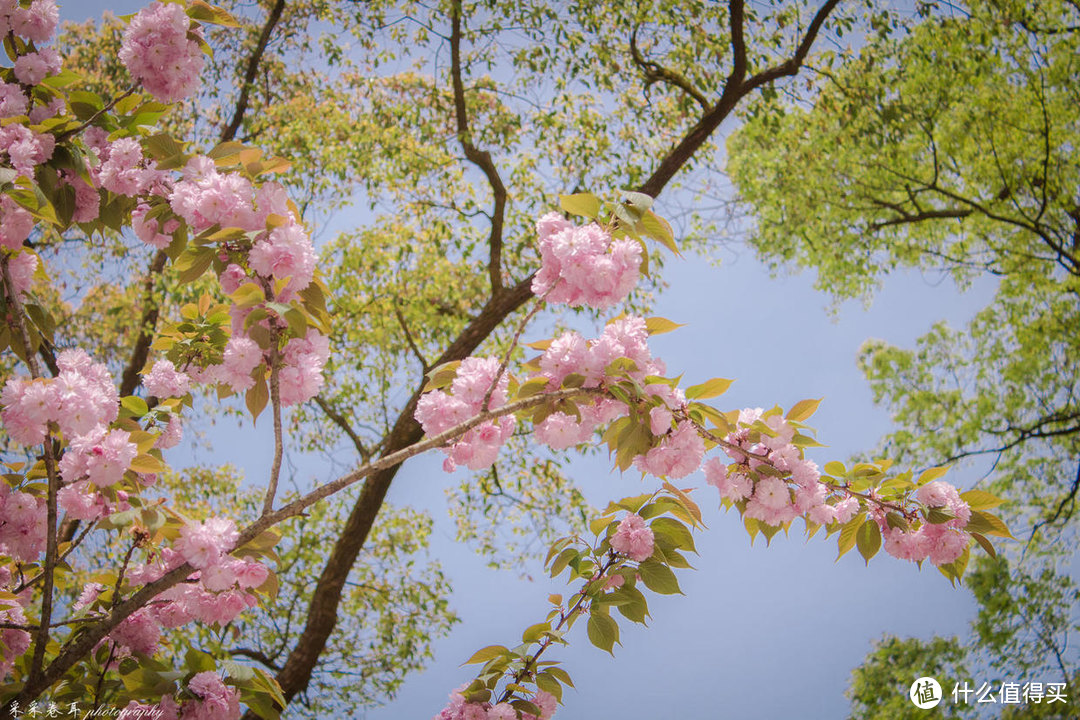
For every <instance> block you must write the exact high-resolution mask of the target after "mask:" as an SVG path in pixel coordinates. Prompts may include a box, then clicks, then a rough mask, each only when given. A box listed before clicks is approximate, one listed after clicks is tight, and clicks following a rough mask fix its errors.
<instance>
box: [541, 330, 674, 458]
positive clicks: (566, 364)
mask: <svg viewBox="0 0 1080 720" xmlns="http://www.w3.org/2000/svg"><path fill="white" fill-rule="evenodd" d="M648 339H649V331H648V328H647V327H646V325H645V320H643V319H642V318H640V317H635V316H628V317H622V318H619V319H617V320H613V321H611V322H610V323H608V324H607V326H606V327H605V328H604V332H603V333H602V334H601V335H600V337H599V338H597V339H596V340H593V341H589V342H586V340H585V339H584V338H583V337H582V336H581V335H579V334H578V333H576V332H567V333H563V334H562V335H560V336H559V337H558V338H556V339H554V340H553V341H552V342H551V344H550V345H549V346H548V348H547V350H545V351H544V354H543V355H542V356H541V358H540V375H541V376H542V377H546V378H548V387H549V388H550V389H553V390H554V389H557V388H558V387H560V386H561V385H562V383H563V381H564V380H566V378H567V377H569V376H570V375H581V376H582V377H584V383H583V387H586V388H595V387H599V386H600V384H601V382H602V381H603V380H604V378H605V377H606V373H607V369H608V366H609V365H611V364H612V363H613V362H615V361H616V360H626V361H627V362H628V364H627V369H626V372H627V374H628V375H629V376H630V377H631V378H633V379H635V380H638V381H643V380H644V379H645V378H646V377H647V376H649V375H657V374H661V373H663V372H664V370H665V368H664V364H663V362H662V361H660V360H659V359H655V358H653V356H652V352H651V351H650V350H649V345H648ZM579 411H580V417H577V416H574V415H569V414H567V413H564V412H562V411H557V412H554V413H552V414H551V415H548V416H547V417H546V418H545V419H544V420H543V421H541V422H540V423H539V424H537V426H536V439H537V440H538V441H540V442H542V443H544V444H545V445H548V446H549V447H551V448H553V449H555V450H563V449H566V448H569V447H572V446H574V445H578V444H580V443H583V442H585V441H586V440H588V439H589V438H590V437H591V436H592V434H593V432H594V431H595V430H596V428H598V427H599V426H601V425H604V424H606V423H609V422H611V421H612V420H614V419H615V418H618V417H621V416H623V415H625V414H626V413H627V412H628V410H627V407H626V405H625V404H624V403H622V402H619V401H618V400H613V399H611V398H607V397H598V398H597V399H596V400H594V401H593V402H592V403H591V404H584V405H581V406H580V407H579Z"/></svg>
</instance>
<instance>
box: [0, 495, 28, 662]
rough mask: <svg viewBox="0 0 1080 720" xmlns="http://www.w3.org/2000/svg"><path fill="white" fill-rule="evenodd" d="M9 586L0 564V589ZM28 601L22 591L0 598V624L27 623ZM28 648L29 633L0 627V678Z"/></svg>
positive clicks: (9, 577)
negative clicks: (14, 595)
mask: <svg viewBox="0 0 1080 720" xmlns="http://www.w3.org/2000/svg"><path fill="white" fill-rule="evenodd" d="M0 487H2V486H0ZM10 587H11V570H9V569H8V568H7V567H6V566H0V590H4V591H10ZM29 601H30V598H29V594H28V593H22V594H21V595H19V597H18V599H15V600H11V599H6V598H0V625H23V626H25V625H28V624H29V623H28V622H27V619H26V615H25V614H24V613H23V605H22V603H24V602H29ZM29 648H30V633H28V632H27V631H25V630H20V629H18V628H15V627H0V680H4V679H6V678H7V676H8V673H10V672H11V669H12V667H13V666H14V664H15V658H17V657H19V656H20V655H22V654H23V653H25V652H26V651H27V650H28V649H29Z"/></svg>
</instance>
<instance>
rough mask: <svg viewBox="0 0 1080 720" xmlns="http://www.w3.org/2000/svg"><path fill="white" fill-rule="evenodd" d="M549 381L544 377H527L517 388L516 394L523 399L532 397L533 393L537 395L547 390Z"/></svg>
mask: <svg viewBox="0 0 1080 720" xmlns="http://www.w3.org/2000/svg"><path fill="white" fill-rule="evenodd" d="M549 382H551V381H550V380H548V378H546V377H534V378H529V379H528V380H526V381H525V382H523V383H522V384H521V387H519V388H518V391H517V396H518V397H519V398H522V399H524V398H529V397H532V396H533V395H539V394H540V393H542V392H544V391H545V390H547V387H548V383H549Z"/></svg>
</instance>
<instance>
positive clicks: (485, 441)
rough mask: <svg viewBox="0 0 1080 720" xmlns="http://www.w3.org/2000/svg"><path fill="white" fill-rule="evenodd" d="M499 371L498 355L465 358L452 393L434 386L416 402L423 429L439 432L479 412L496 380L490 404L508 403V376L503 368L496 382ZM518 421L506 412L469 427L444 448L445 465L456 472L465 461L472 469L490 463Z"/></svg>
mask: <svg viewBox="0 0 1080 720" xmlns="http://www.w3.org/2000/svg"><path fill="white" fill-rule="evenodd" d="M498 371H499V359H498V358H493V357H490V358H478V357H468V358H465V359H464V360H462V361H461V365H459V366H458V369H457V376H456V377H455V378H454V381H453V382H452V383H451V385H450V392H449V393H448V392H445V391H443V390H435V391H433V392H429V393H426V394H425V395H423V396H422V397H421V398H420V401H419V402H418V403H417V406H416V419H417V421H419V423H420V425H421V426H423V428H424V432H425V433H427V434H428V435H438V434H439V433H441V432H443V431H445V430H449V429H450V428H452V427H454V426H455V425H458V424H459V423H462V422H465V421H466V420H468V419H470V418H472V417H475V416H476V415H479V414H480V413H481V412H482V411H483V409H484V407H483V404H484V397H485V396H486V395H487V393H488V390H489V389H490V388H491V386H492V385H493V384H495V388H494V390H492V393H491V400H490V408H491V409H495V408H497V407H499V406H500V405H503V404H505V403H506V390H507V386H508V382H509V379H508V377H507V375H506V373H505V372H504V373H503V374H502V377H500V378H499V381H498V383H495V376H496V373H498ZM515 424H516V420H515V418H514V416H513V415H506V416H503V417H500V418H496V419H494V420H489V421H487V422H485V423H483V424H481V425H478V426H477V427H475V428H473V429H471V430H469V431H468V432H467V433H465V434H464V435H462V436H461V437H460V438H459V439H458V440H457V441H456V442H455V443H454V444H453V445H451V446H450V447H447V448H443V451H444V452H445V453H446V454H447V456H448V457H447V458H446V460H445V461H444V462H443V469H444V470H446V471H447V472H453V471H454V470H455V469H456V468H457V466H458V465H465V466H466V467H468V468H469V469H470V470H482V469H484V468H486V467H490V466H491V464H492V463H494V462H495V458H496V457H498V454H499V448H501V447H502V446H503V443H505V442H506V441H507V440H509V439H510V436H511V435H512V434H513V432H514V426H515Z"/></svg>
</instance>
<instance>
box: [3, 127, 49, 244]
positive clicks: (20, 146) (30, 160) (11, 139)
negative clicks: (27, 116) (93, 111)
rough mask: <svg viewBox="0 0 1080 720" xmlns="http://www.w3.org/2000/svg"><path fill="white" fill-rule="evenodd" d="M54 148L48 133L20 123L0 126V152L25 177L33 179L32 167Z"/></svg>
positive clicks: (45, 157) (46, 156) (46, 157)
mask: <svg viewBox="0 0 1080 720" xmlns="http://www.w3.org/2000/svg"><path fill="white" fill-rule="evenodd" d="M55 149H56V138H55V137H53V136H52V135H50V134H49V133H36V132H34V131H33V130H31V129H29V128H28V127H26V126H25V125H22V124H20V123H12V124H10V125H7V126H5V127H3V128H0V152H4V153H6V154H7V156H8V162H10V163H11V166H12V167H13V168H15V172H16V173H18V174H19V175H21V176H23V177H25V178H29V179H33V177H34V168H35V167H37V166H38V165H40V164H42V163H43V162H45V161H46V160H48V159H49V158H51V157H52V154H53V150H55ZM20 242H21V241H20Z"/></svg>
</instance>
